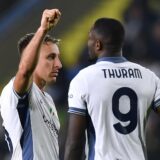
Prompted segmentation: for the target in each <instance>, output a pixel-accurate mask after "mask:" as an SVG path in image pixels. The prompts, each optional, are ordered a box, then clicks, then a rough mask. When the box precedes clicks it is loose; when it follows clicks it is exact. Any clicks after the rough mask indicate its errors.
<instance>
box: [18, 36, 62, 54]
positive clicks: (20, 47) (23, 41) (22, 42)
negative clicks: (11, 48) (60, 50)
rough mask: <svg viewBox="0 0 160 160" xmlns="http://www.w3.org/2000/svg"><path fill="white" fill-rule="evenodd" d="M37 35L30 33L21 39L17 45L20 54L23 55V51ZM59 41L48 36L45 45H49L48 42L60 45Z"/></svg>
mask: <svg viewBox="0 0 160 160" xmlns="http://www.w3.org/2000/svg"><path fill="white" fill-rule="evenodd" d="M34 34H35V33H28V34H26V35H25V36H23V37H22V38H20V40H19V41H18V44H17V48H18V52H19V54H20V55H21V54H22V52H23V50H24V49H25V48H26V46H27V45H28V44H29V42H30V41H31V39H32V38H33V36H34ZM59 41H60V40H59V39H56V38H53V37H52V36H50V35H48V34H47V35H46V36H45V37H44V40H43V43H47V42H52V43H54V44H57V45H58V44H59Z"/></svg>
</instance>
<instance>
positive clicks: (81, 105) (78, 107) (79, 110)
mask: <svg viewBox="0 0 160 160" xmlns="http://www.w3.org/2000/svg"><path fill="white" fill-rule="evenodd" d="M86 90H87V87H86V83H85V80H84V78H83V75H80V74H78V75H77V76H76V77H75V78H74V79H73V80H72V81H71V83H70V87H69V92H68V105H69V110H68V112H69V113H74V114H78V115H83V116H85V115H86V113H87V109H86V97H87V92H86Z"/></svg>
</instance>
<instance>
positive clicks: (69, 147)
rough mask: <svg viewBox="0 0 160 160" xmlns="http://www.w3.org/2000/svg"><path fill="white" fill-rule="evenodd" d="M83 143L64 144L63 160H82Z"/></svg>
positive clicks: (82, 141) (81, 141)
mask: <svg viewBox="0 0 160 160" xmlns="http://www.w3.org/2000/svg"><path fill="white" fill-rule="evenodd" d="M84 142H85V141H84V140H79V142H76V143H72V142H68V143H66V150H65V157H64V160H75V159H76V160H82V159H83V157H84V149H85V143H84Z"/></svg>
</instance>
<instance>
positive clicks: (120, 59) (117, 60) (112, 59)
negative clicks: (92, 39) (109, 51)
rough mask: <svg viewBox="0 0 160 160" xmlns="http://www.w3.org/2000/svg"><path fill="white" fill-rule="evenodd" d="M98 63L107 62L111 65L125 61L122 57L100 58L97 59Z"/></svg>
mask: <svg viewBox="0 0 160 160" xmlns="http://www.w3.org/2000/svg"><path fill="white" fill-rule="evenodd" d="M100 61H108V62H113V63H122V62H126V61H127V59H126V58H124V57H123V56H120V57H102V58H99V59H98V60H97V62H100Z"/></svg>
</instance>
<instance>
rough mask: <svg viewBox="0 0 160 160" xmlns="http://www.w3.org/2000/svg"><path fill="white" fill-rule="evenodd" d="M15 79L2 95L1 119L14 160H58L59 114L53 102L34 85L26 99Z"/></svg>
mask: <svg viewBox="0 0 160 160" xmlns="http://www.w3.org/2000/svg"><path fill="white" fill-rule="evenodd" d="M13 81H14V79H12V80H11V81H10V82H9V83H8V84H7V85H6V86H5V88H4V89H3V91H2V94H1V115H2V119H3V126H4V128H5V137H6V141H7V143H8V146H9V150H10V151H11V153H12V158H11V159H12V160H51V159H54V160H58V159H59V147H58V131H59V128H60V124H59V119H58V116H57V111H56V108H55V105H54V103H53V100H52V98H51V97H50V96H49V95H48V94H47V93H45V92H44V93H42V91H41V90H40V89H39V88H38V87H37V85H36V84H35V83H33V84H32V87H31V89H30V91H29V92H28V93H27V94H26V95H25V96H23V97H20V96H18V95H17V94H16V93H15V91H14V89H13Z"/></svg>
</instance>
